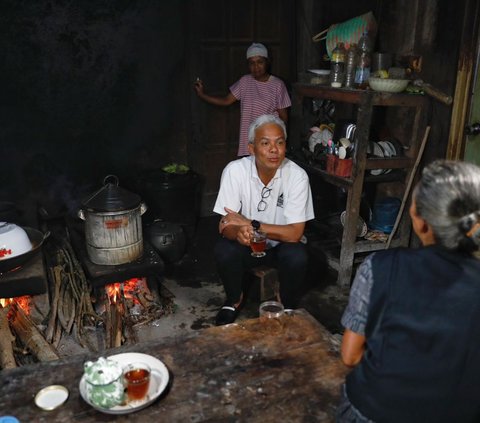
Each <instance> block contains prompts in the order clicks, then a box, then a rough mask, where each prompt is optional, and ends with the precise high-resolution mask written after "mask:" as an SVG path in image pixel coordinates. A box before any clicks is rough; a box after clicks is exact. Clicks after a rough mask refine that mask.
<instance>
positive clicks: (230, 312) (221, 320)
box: [215, 305, 238, 326]
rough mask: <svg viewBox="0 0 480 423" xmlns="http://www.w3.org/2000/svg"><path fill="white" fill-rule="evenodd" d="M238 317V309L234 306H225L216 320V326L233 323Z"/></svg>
mask: <svg viewBox="0 0 480 423" xmlns="http://www.w3.org/2000/svg"><path fill="white" fill-rule="evenodd" d="M237 316H238V309H236V308H235V307H234V306H230V305H224V306H223V307H222V308H221V309H220V311H219V312H218V314H217V317H216V318H215V325H217V326H222V325H228V324H230V323H233V322H234V321H235V319H236V318H237Z"/></svg>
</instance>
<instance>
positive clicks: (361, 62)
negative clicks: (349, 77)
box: [355, 32, 372, 89]
mask: <svg viewBox="0 0 480 423" xmlns="http://www.w3.org/2000/svg"><path fill="white" fill-rule="evenodd" d="M358 49H359V57H358V63H357V69H356V71H355V87H356V88H359V89H365V88H366V87H367V85H368V78H369V77H370V63H371V52H372V41H371V39H370V37H369V36H368V32H364V33H363V35H362V37H361V38H360V40H359V42H358Z"/></svg>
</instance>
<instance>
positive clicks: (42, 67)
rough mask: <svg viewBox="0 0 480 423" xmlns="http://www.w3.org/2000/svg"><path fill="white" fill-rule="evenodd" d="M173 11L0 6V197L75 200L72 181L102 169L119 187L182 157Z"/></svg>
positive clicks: (140, 3)
mask: <svg viewBox="0 0 480 423" xmlns="http://www.w3.org/2000/svg"><path fill="white" fill-rule="evenodd" d="M183 8H184V2H183V1H175V2H163V1H149V0H128V1H126V0H124V1H110V0H103V1H102V0H90V1H87V0H83V1H54V0H50V1H41V2H30V1H18V0H4V1H2V2H1V5H0V22H1V24H0V52H1V58H0V142H1V143H0V155H1V173H0V200H9V201H14V202H20V203H21V202H23V203H24V204H25V203H26V202H27V200H26V198H27V197H29V198H33V202H35V201H36V202H38V201H40V202H41V201H46V200H45V197H52V198H51V200H52V201H51V202H53V201H54V200H55V197H56V198H58V199H59V200H62V201H63V202H64V203H70V202H75V201H76V200H77V196H81V195H83V194H84V193H83V192H79V191H81V190H82V189H81V188H79V187H86V186H88V188H85V190H88V189H90V187H99V186H100V184H101V181H102V178H103V176H105V175H106V174H109V173H114V174H117V175H118V176H119V177H120V184H122V181H126V180H127V179H128V178H129V177H130V175H132V174H134V173H135V172H137V171H138V170H139V169H142V168H154V167H158V166H160V165H162V164H164V163H165V162H168V161H170V160H173V161H182V160H183V156H182V155H183V154H184V150H185V146H184V145H182V144H181V141H180V145H179V141H178V140H182V139H185V134H179V131H182V128H185V123H184V122H185V116H186V115H187V113H186V112H185V111H184V110H181V106H180V108H179V107H178V105H179V104H180V105H181V104H182V103H181V102H179V101H178V100H177V98H178V96H182V95H185V96H186V95H188V94H185V93H184V92H183V91H185V88H184V87H185V86H186V84H185V83H182V80H184V79H185V76H184V72H185V71H184V69H185V52H184V48H185V37H186V35H185V28H184V22H183V20H184V16H185V13H184V9H183ZM182 90H183V91H182ZM185 104H188V101H185ZM42 199H43V200H42ZM27 203H28V206H27V207H29V205H30V204H31V201H28V202H27ZM67 206H68V207H70V206H71V204H67Z"/></svg>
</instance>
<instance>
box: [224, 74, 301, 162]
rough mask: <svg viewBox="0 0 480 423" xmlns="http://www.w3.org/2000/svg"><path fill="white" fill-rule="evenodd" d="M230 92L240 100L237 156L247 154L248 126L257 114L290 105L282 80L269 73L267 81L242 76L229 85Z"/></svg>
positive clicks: (276, 114)
mask: <svg viewBox="0 0 480 423" xmlns="http://www.w3.org/2000/svg"><path fill="white" fill-rule="evenodd" d="M230 91H231V93H232V94H233V95H234V97H235V98H236V99H237V100H240V139H239V145H238V156H246V155H248V154H249V153H248V148H247V145H248V128H249V127H250V124H251V123H252V122H253V121H254V120H255V119H256V118H257V117H259V116H261V115H264V114H272V115H275V116H278V112H277V110H279V109H286V108H287V107H290V106H291V105H292V102H291V101H290V97H289V96H288V92H287V89H286V87H285V84H284V83H283V81H282V80H281V79H279V78H277V77H276V76H273V75H270V77H269V78H268V81H265V82H260V81H257V80H256V79H255V78H254V77H253V76H252V75H244V76H242V77H241V78H240V79H239V80H238V81H237V82H235V84H233V85H232V86H231V87H230Z"/></svg>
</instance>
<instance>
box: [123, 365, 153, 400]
mask: <svg viewBox="0 0 480 423" xmlns="http://www.w3.org/2000/svg"><path fill="white" fill-rule="evenodd" d="M150 374H151V369H150V366H149V365H148V364H147V363H138V362H137V363H131V364H129V365H128V366H126V367H125V369H124V370H123V377H124V379H125V387H126V391H127V398H128V401H141V400H143V399H144V398H145V397H146V396H147V392H148V387H149V386H150Z"/></svg>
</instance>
